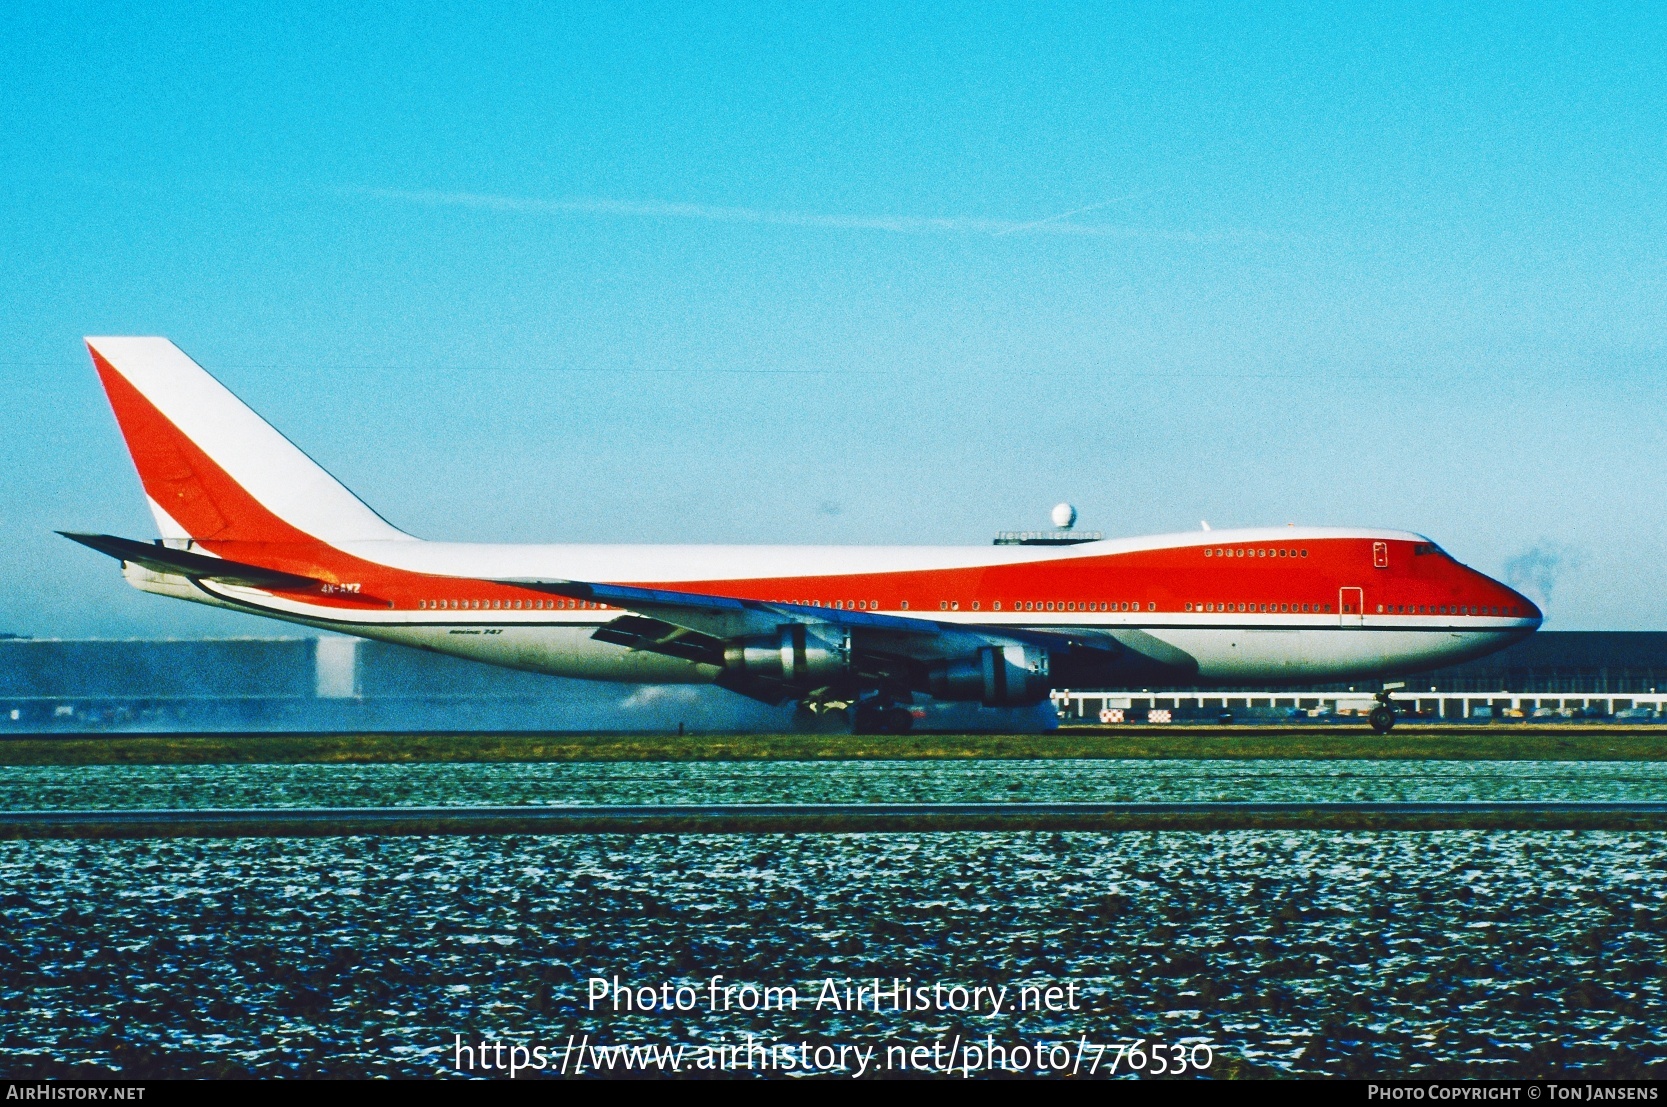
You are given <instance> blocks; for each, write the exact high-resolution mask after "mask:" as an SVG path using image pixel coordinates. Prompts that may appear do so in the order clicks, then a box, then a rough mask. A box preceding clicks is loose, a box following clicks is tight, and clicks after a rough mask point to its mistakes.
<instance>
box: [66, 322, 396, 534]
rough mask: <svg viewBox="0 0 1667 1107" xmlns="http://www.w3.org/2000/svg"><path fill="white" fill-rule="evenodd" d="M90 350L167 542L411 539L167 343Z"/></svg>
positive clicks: (127, 342) (94, 344)
mask: <svg viewBox="0 0 1667 1107" xmlns="http://www.w3.org/2000/svg"><path fill="white" fill-rule="evenodd" d="M87 349H88V351H89V352H90V353H91V354H92V358H93V365H94V367H95V368H96V369H97V370H98V375H99V379H100V380H101V381H102V382H103V384H104V391H105V395H107V396H108V397H109V399H110V406H111V408H112V409H113V410H114V411H115V414H116V421H117V423H119V424H120V425H121V430H122V436H123V437H124V438H125V439H126V440H127V448H128V452H129V453H130V454H132V456H133V464H134V466H135V468H137V469H138V470H139V480H140V482H141V483H142V484H143V485H144V486H145V495H146V496H147V497H148V498H149V500H150V506H151V512H152V513H153V514H154V515H155V516H156V524H157V526H158V527H159V528H160V529H161V532H162V536H163V537H164V538H175V539H182V538H190V539H195V540H196V541H199V542H209V543H213V542H216V541H219V542H285V543H293V542H304V541H306V540H307V539H314V540H319V541H323V542H325V543H327V544H330V545H339V544H340V543H343V542H365V541H386V540H391V539H406V540H408V539H410V536H409V535H407V534H405V533H404V532H403V531H400V530H398V529H397V528H395V527H393V526H391V525H390V524H389V523H388V522H387V521H385V520H384V519H383V518H382V517H381V516H379V515H377V514H376V512H374V511H372V510H371V509H370V508H369V507H367V506H365V504H364V502H363V501H361V500H360V499H359V498H358V497H357V496H355V495H354V494H353V493H352V492H349V491H348V490H347V489H346V488H345V487H344V486H343V485H342V484H341V482H340V481H338V480H336V478H334V477H332V476H331V475H330V474H329V473H327V472H325V471H324V469H323V468H322V467H320V466H319V464H318V463H317V462H315V461H313V459H312V458H310V457H308V456H307V455H306V454H304V453H302V452H301V451H300V450H299V449H298V448H297V447H296V446H295V444H294V443H293V442H291V441H290V440H289V439H287V438H285V437H284V436H283V435H281V434H279V433H278V432H277V431H276V430H275V429H273V427H272V425H271V424H269V423H268V422H266V420H264V419H262V418H261V417H260V416H259V415H256V414H255V413H254V412H253V411H252V410H250V408H249V406H248V405H247V404H245V403H244V402H243V401H242V400H239V399H238V398H237V397H236V396H234V395H232V393H231V391H230V390H229V389H227V388H226V386H225V385H223V384H221V383H220V382H219V381H217V380H215V379H214V378H213V377H211V376H209V374H208V372H207V371H206V370H204V369H203V367H202V366H200V365H198V364H197V363H196V362H194V361H192V360H191V359H190V358H189V357H187V356H186V355H185V353H184V351H182V350H181V349H180V348H179V347H178V346H175V345H174V344H173V343H172V342H170V341H168V340H167V339H166V338H89V339H87Z"/></svg>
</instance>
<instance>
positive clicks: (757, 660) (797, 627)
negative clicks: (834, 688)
mask: <svg viewBox="0 0 1667 1107" xmlns="http://www.w3.org/2000/svg"><path fill="white" fill-rule="evenodd" d="M724 668H726V669H729V670H732V671H734V672H737V673H745V674H746V675H748V676H756V677H764V678H766V679H768V680H779V681H783V682H785V683H787V684H793V685H799V686H807V685H811V684H814V683H822V682H825V681H826V680H828V679H830V678H832V677H837V676H842V675H844V674H845V673H848V672H850V670H851V632H850V631H848V630H845V629H843V628H841V627H837V626H833V625H831V624H828V623H817V624H814V625H810V624H805V623H789V624H788V625H786V626H783V627H777V628H776V633H775V634H761V635H758V636H756V637H753V638H743V639H741V640H740V641H738V642H735V643H733V644H731V645H729V646H727V647H726V648H725V649H724Z"/></svg>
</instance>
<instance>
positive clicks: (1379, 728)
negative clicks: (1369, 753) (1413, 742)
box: [1366, 684, 1406, 734]
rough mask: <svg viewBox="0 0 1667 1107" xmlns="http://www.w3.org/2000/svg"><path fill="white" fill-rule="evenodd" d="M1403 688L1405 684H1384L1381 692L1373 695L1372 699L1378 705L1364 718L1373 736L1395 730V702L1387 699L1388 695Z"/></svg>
mask: <svg viewBox="0 0 1667 1107" xmlns="http://www.w3.org/2000/svg"><path fill="white" fill-rule="evenodd" d="M1405 687H1406V685H1405V684H1386V685H1384V686H1383V691H1381V692H1376V693H1374V694H1373V696H1372V698H1373V699H1375V700H1377V701H1378V705H1377V706H1376V707H1374V708H1372V712H1371V714H1369V715H1367V716H1366V721H1367V722H1368V723H1370V724H1371V725H1372V733H1373V734H1388V733H1389V732H1390V731H1391V730H1393V729H1394V728H1395V701H1394V700H1392V699H1390V698H1389V694H1390V693H1391V692H1393V691H1395V690H1396V689H1398V688H1405Z"/></svg>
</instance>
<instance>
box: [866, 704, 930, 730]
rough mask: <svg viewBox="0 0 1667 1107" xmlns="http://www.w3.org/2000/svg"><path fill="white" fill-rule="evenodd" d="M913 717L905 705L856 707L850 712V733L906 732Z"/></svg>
mask: <svg viewBox="0 0 1667 1107" xmlns="http://www.w3.org/2000/svg"><path fill="white" fill-rule="evenodd" d="M914 725H915V717H914V715H913V714H912V713H911V712H910V711H909V709H908V708H906V707H866V706H865V707H858V708H855V709H854V710H853V711H852V712H851V733H852V734H907V733H909V729H910V728H911V727H913V726H914Z"/></svg>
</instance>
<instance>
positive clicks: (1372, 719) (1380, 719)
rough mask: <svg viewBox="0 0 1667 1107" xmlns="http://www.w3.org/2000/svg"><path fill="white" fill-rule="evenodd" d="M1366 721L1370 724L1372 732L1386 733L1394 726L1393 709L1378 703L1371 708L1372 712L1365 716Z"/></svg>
mask: <svg viewBox="0 0 1667 1107" xmlns="http://www.w3.org/2000/svg"><path fill="white" fill-rule="evenodd" d="M1366 721H1367V722H1369V723H1371V724H1372V732H1373V733H1374V734H1388V733H1389V732H1390V730H1391V729H1393V728H1394V726H1395V712H1394V709H1392V708H1390V707H1388V706H1387V705H1385V704H1381V703H1380V704H1378V705H1377V706H1376V707H1374V708H1372V713H1371V714H1370V715H1368V716H1366Z"/></svg>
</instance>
